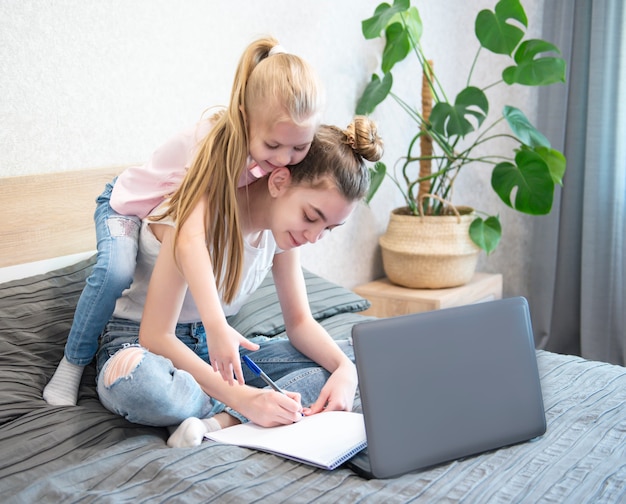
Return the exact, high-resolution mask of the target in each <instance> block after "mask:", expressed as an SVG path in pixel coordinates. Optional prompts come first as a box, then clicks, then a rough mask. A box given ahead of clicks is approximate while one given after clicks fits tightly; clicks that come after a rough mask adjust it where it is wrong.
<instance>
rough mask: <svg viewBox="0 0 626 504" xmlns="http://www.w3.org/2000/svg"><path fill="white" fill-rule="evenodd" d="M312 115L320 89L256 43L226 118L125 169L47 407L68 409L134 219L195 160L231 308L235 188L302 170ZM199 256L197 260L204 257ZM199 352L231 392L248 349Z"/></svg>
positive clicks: (228, 334)
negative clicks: (203, 173)
mask: <svg viewBox="0 0 626 504" xmlns="http://www.w3.org/2000/svg"><path fill="white" fill-rule="evenodd" d="M321 108H322V96H321V91H320V86H319V83H318V80H317V77H316V75H315V73H314V72H313V70H312V69H311V68H310V67H309V66H308V65H307V64H306V62H304V61H303V60H302V59H301V58H299V57H297V56H295V55H292V54H288V53H286V52H285V51H284V50H282V48H281V47H280V46H279V45H278V42H277V41H276V40H275V39H273V38H263V39H259V40H257V41H255V42H253V43H252V44H250V45H249V46H248V47H247V49H246V50H245V52H244V54H243V55H242V57H241V59H240V61H239V66H238V68H237V71H236V74H235V79H234V83H233V88H232V93H231V100H230V105H229V107H228V108H227V109H225V110H222V111H220V112H219V113H217V114H215V115H213V117H211V118H210V119H208V120H204V121H201V122H200V123H199V124H198V125H197V126H196V127H194V128H193V129H191V130H189V131H185V132H183V133H181V134H180V135H177V136H176V137H174V138H173V139H171V140H170V141H169V142H167V143H166V144H165V145H164V146H163V147H162V148H160V149H159V150H157V151H156V152H155V153H154V154H153V156H152V158H151V159H150V161H149V162H148V163H147V164H145V165H143V166H138V167H133V168H129V169H127V170H125V171H124V172H123V173H122V174H121V175H120V176H119V177H118V178H117V180H116V181H115V186H113V184H108V185H107V188H106V189H105V191H104V192H103V193H102V195H100V197H99V198H98V200H97V204H98V206H97V208H96V212H95V221H96V234H97V237H98V256H97V263H96V264H95V266H94V269H93V272H92V273H91V275H90V277H89V278H88V279H87V283H86V285H85V288H84V290H83V292H82V294H81V296H80V299H79V301H78V305H77V307H76V312H75V315H74V321H73V323H72V327H71V330H70V333H69V336H68V340H67V343H66V345H65V353H64V357H63V359H62V360H61V362H60V363H59V366H58V368H57V370H56V372H55V374H54V376H53V377H52V379H51V381H50V383H49V384H48V385H47V386H46V387H45V389H44V392H43V397H44V399H45V400H46V401H47V402H48V403H50V404H54V405H73V404H76V399H77V394H78V387H79V385H80V379H81V376H82V373H83V368H84V366H86V365H87V364H89V363H90V362H91V360H92V359H93V357H94V354H95V352H96V349H97V345H98V337H99V336H100V334H101V332H102V329H103V328H104V325H105V324H106V322H107V321H108V320H109V319H110V317H111V314H112V313H113V309H114V307H115V301H116V300H117V298H119V296H120V295H121V293H122V291H123V290H124V289H126V288H128V287H129V285H130V283H131V281H132V278H133V273H134V270H135V263H136V256H137V240H138V233H139V228H140V225H141V219H142V218H143V217H145V216H146V215H147V214H149V213H150V212H151V211H152V210H153V209H154V208H155V207H156V206H157V205H159V204H160V203H161V202H162V201H163V199H164V198H165V197H166V196H167V195H169V194H171V193H172V192H174V190H175V189H177V188H178V186H179V185H180V183H181V181H182V179H183V177H184V176H185V173H186V171H187V170H188V169H189V168H190V167H191V166H192V165H193V163H194V160H195V164H196V165H203V166H204V165H206V166H207V168H208V173H210V177H209V178H208V179H207V180H205V181H203V183H205V184H209V185H211V186H212V187H214V188H219V190H218V191H216V193H215V194H214V195H213V196H212V198H211V199H210V200H209V201H210V203H209V206H210V207H211V208H213V209H214V208H217V207H222V206H223V207H224V208H230V220H229V221H228V222H227V223H225V225H224V226H217V227H216V229H215V230H214V234H213V240H214V241H215V242H219V243H220V244H221V243H222V242H223V243H227V242H228V245H229V249H230V250H231V253H232V254H234V261H233V263H232V275H229V282H230V284H229V285H228V286H227V292H226V296H225V298H224V299H225V301H226V302H227V303H228V302H231V301H232V296H233V291H234V289H235V288H236V286H237V285H238V281H239V278H240V271H241V267H242V266H241V259H242V240H241V233H240V232H239V227H240V222H239V219H238V218H237V216H236V204H235V193H236V189H237V186H238V185H245V184H247V183H249V182H251V181H254V180H256V179H257V178H259V177H261V176H263V175H264V174H266V173H269V172H271V171H272V170H273V169H274V168H276V167H282V166H286V165H288V164H295V163H298V162H299V161H301V160H302V159H303V158H304V156H305V155H306V153H307V151H308V149H309V146H310V143H311V141H312V139H313V135H314V133H315V131H316V129H317V127H318V126H319V121H320V113H321ZM227 177H228V178H227ZM214 215H217V213H215V212H214ZM197 224H198V226H197V227H191V226H187V227H186V228H185V229H186V232H188V233H190V234H191V235H192V236H194V235H196V234H198V233H204V228H203V226H202V223H201V222H198V223H197ZM227 233H229V234H227ZM182 238H183V240H184V239H185V236H182ZM221 250H222V249H221V246H220V247H217V248H216V251H217V252H218V253H217V255H216V256H215V258H214V260H215V264H214V265H213V266H214V267H215V271H216V272H217V273H216V275H215V277H214V276H213V270H212V269H211V267H210V266H211V265H210V264H209V263H208V262H207V263H205V264H204V265H203V267H202V268H201V269H199V270H194V271H193V275H194V276H192V277H188V278H190V290H191V292H192V293H193V294H194V295H195V296H197V297H196V299H198V300H204V299H206V296H207V295H211V293H210V292H207V287H206V285H209V284H211V285H213V284H215V283H216V280H217V284H218V285H220V286H221V285H222V275H223V274H222V271H223V269H224V256H223V255H221ZM200 253H202V252H200ZM204 254H205V258H206V249H205V252H204ZM192 256H193V254H192ZM181 265H182V267H183V268H186V267H187V258H186V257H182V258H181ZM189 269H194V267H189ZM203 305H204V302H201V303H200V306H199V309H200V313H204V311H205V310H204V306H203ZM203 320H205V319H203ZM207 344H208V345H209V348H210V349H211V357H212V364H213V366H214V368H215V369H216V370H219V371H220V373H221V374H222V377H223V378H224V379H225V380H227V381H229V383H231V384H232V383H233V374H234V376H235V377H236V378H237V381H238V382H240V383H243V374H242V370H241V363H240V361H239V354H238V347H239V344H242V345H244V346H246V347H247V348H249V349H256V348H257V346H256V345H253V344H251V343H250V342H248V341H246V340H245V339H244V338H242V337H241V336H240V335H239V334H238V333H236V332H235V331H233V330H227V329H225V328H216V330H215V331H213V332H211V334H210V336H209V338H208V341H207Z"/></svg>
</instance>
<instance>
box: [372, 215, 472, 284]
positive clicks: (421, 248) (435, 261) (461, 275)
mask: <svg viewBox="0 0 626 504" xmlns="http://www.w3.org/2000/svg"><path fill="white" fill-rule="evenodd" d="M473 220H474V215H473V214H466V215H461V216H460V217H458V216H456V215H452V216H423V217H415V216H410V215H399V214H397V213H395V212H392V213H391V218H390V221H389V226H388V227H387V231H386V233H385V234H384V235H383V236H381V238H380V245H381V248H382V259H383V267H384V269H385V274H386V275H387V278H389V280H390V281H391V282H393V283H395V284H398V285H402V286H404V287H409V288H413V289H442V288H448V287H457V286H459V285H464V284H466V283H467V282H469V281H470V280H471V279H472V276H473V275H474V272H475V270H476V264H477V262H478V254H479V252H480V249H479V248H478V246H476V245H475V244H474V242H472V240H471V239H470V237H469V226H470V224H471V222H472V221H473Z"/></svg>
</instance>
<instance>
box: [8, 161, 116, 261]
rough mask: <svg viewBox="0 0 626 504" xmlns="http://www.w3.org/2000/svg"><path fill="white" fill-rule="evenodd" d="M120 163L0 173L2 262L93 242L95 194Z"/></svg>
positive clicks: (56, 253) (77, 248)
mask: <svg viewBox="0 0 626 504" xmlns="http://www.w3.org/2000/svg"><path fill="white" fill-rule="evenodd" d="M123 169H124V167H111V168H98V169H90V170H79V171H70V172H59V173H51V174H45V175H28V176H22V177H4V178H0V222H2V224H1V227H0V229H1V231H0V267H4V266H13V265H15V264H22V263H28V262H32V261H39V260H43V259H50V258H53V257H59V256H64V255H69V254H76V253H79V252H87V251H89V250H95V248H96V233H95V226H94V222H93V213H94V210H95V208H96V203H95V200H96V197H97V196H98V195H99V194H100V193H101V192H102V191H103V189H104V186H105V185H106V183H107V182H109V181H110V180H112V179H113V178H114V177H115V176H116V175H118V174H119V173H120V172H121V171H122V170H123Z"/></svg>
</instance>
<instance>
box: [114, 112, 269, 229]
mask: <svg viewBox="0 0 626 504" xmlns="http://www.w3.org/2000/svg"><path fill="white" fill-rule="evenodd" d="M212 127H213V123H212V122H211V120H210V119H203V120H202V121H200V122H198V123H197V124H196V125H195V126H193V127H192V128H189V129H187V130H185V131H183V132H181V133H179V134H177V135H175V136H173V137H172V138H170V139H169V140H168V141H167V142H165V144H163V145H162V146H161V147H160V148H158V149H157V150H156V151H155V152H154V153H153V154H152V156H151V158H150V159H149V160H148V162H146V163H145V164H143V165H138V166H131V167H129V168H126V169H125V170H124V171H123V172H122V173H121V174H120V175H119V176H118V178H117V181H116V182H115V185H114V187H113V192H112V193H111V202H110V204H111V208H113V210H115V211H116V212H117V213H119V214H121V215H136V216H137V217H139V218H140V219H143V218H144V217H146V216H147V215H149V214H150V212H152V210H153V209H155V208H156V207H157V206H159V205H160V204H161V203H162V202H163V201H164V200H165V198H167V197H168V196H170V195H171V194H172V193H173V192H174V191H175V190H176V189H178V187H179V186H180V184H181V182H182V181H183V178H184V177H185V174H186V173H187V170H188V169H189V168H190V166H191V163H192V162H193V160H194V157H195V155H196V153H197V150H198V147H199V146H200V143H201V142H202V140H203V139H204V138H205V137H206V135H207V134H208V133H209V131H210V130H211V128H212ZM264 175H265V173H264V172H263V170H261V168H260V167H259V166H258V165H257V164H256V163H255V162H254V161H253V160H252V159H251V158H250V157H248V163H247V166H246V170H245V171H244V172H243V174H242V177H241V180H240V181H239V187H241V186H243V185H247V184H250V183H251V182H254V181H255V180H257V179H259V178H261V177H263V176H264Z"/></svg>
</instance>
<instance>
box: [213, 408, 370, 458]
mask: <svg viewBox="0 0 626 504" xmlns="http://www.w3.org/2000/svg"><path fill="white" fill-rule="evenodd" d="M205 437H206V438H207V439H212V440H213V441H218V442H220V443H226V444H232V445H237V446H243V447H245V448H253V449H256V450H261V451H266V452H270V453H274V454H276V455H280V456H283V457H286V458H290V459H293V460H297V461H298V462H303V463H305V464H310V465H313V466H316V467H321V468H322V469H335V468H336V467H337V466H339V465H341V464H342V463H343V462H345V461H346V460H348V459H350V458H352V457H353V456H354V455H356V454H357V453H358V452H360V451H361V450H362V449H364V448H365V447H366V446H367V440H366V437H365V423H364V422H363V415H362V414H361V413H353V412H348V411H326V412H323V413H318V414H316V415H311V416H308V417H304V418H303V419H302V420H300V421H299V422H296V423H293V424H289V425H281V426H279V427H260V426H258V425H256V424H254V423H252V422H249V423H245V424H241V425H235V426H233V427H228V428H226V429H222V430H218V431H215V432H209V433H207V434H205Z"/></svg>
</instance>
